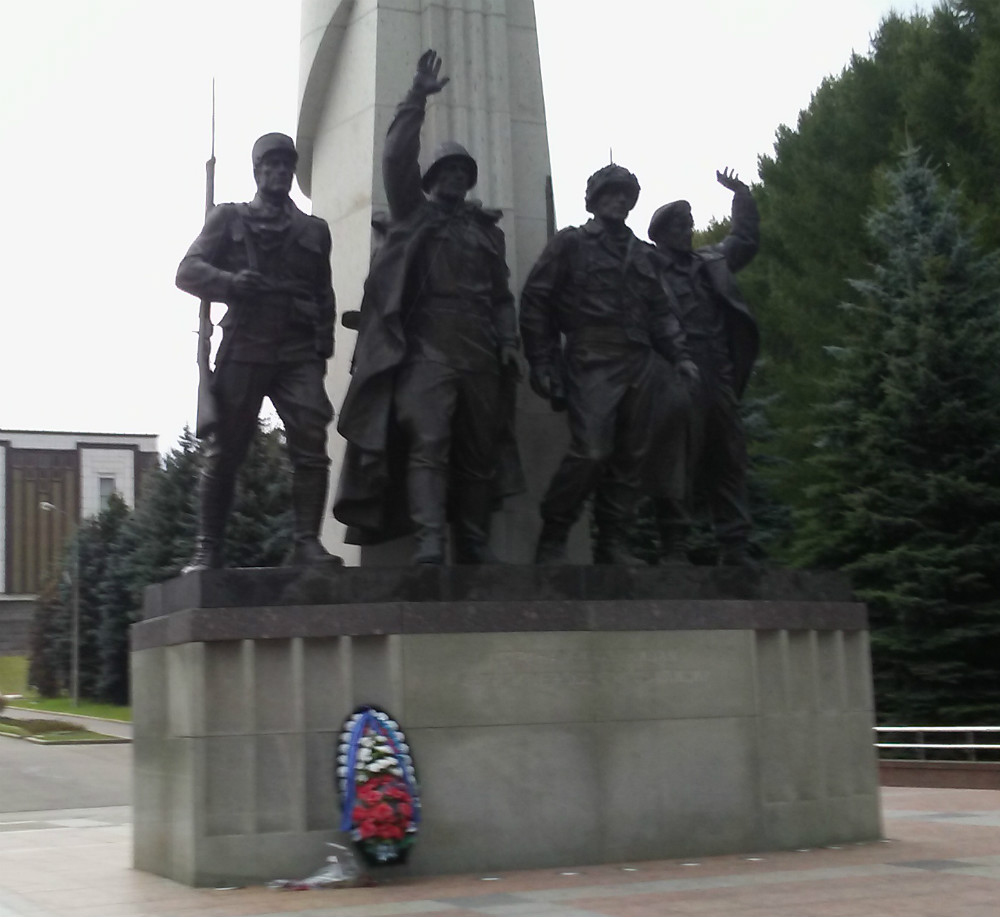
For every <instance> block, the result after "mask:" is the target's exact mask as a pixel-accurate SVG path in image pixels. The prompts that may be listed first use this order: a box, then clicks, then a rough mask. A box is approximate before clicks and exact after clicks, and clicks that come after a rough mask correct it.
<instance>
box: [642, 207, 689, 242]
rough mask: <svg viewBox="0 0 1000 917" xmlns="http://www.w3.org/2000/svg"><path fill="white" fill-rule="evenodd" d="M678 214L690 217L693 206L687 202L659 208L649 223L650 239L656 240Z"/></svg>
mask: <svg viewBox="0 0 1000 917" xmlns="http://www.w3.org/2000/svg"><path fill="white" fill-rule="evenodd" d="M678 213H686V214H688V215H689V216H690V214H691V204H690V203H688V202H687V201H671V202H670V203H669V204H664V205H663V206H662V207H658V208H657V210H656V212H655V213H654V214H653V218H652V219H651V220H650V221H649V230H648V232H649V238H650V239H652V238H654V237H655V235H656V234H657V233H659V231H660V230H661V229H663V227H664V226H666V224H667V223H668V222H670V220H671V218H672V217H673V216H674V215H676V214H678Z"/></svg>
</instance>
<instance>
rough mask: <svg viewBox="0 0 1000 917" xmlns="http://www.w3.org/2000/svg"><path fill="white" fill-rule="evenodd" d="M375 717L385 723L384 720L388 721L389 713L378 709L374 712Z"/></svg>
mask: <svg viewBox="0 0 1000 917" xmlns="http://www.w3.org/2000/svg"><path fill="white" fill-rule="evenodd" d="M375 718H376V719H379V720H381V721H382V722H383V723H385V722H388V720H389V715H388V714H386V713H383V712H382V711H381V710H379V712H378V713H376V714H375Z"/></svg>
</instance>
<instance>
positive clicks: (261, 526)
mask: <svg viewBox="0 0 1000 917" xmlns="http://www.w3.org/2000/svg"><path fill="white" fill-rule="evenodd" d="M200 462H201V453H200V445H199V443H198V440H197V439H196V438H195V437H194V436H193V435H192V433H191V431H190V430H185V431H184V435H183V436H182V437H181V440H180V442H179V443H178V446H177V448H175V449H173V450H172V451H171V452H170V453H168V454H167V456H166V457H165V459H164V463H163V467H162V468H161V469H159V470H158V471H157V472H156V473H155V474H154V475H153V476H152V477H151V479H150V480H149V482H148V486H147V488H146V490H145V492H144V494H143V496H142V499H141V500H140V501H139V504H138V507H137V508H136V510H135V512H134V513H132V515H131V516H130V517H129V519H128V520H127V522H126V523H125V524H124V525H123V526H122V527H121V529H120V530H119V531H118V532H117V533H116V535H115V537H114V539H113V541H112V543H111V547H110V550H109V557H108V560H107V563H106V564H105V565H104V567H103V575H102V577H101V579H100V581H99V583H98V584H97V586H96V587H95V588H96V590H97V591H98V592H99V595H100V604H101V620H100V631H99V640H98V642H99V652H98V657H99V659H100V677H99V680H98V682H97V684H96V686H95V688H94V696H96V697H98V698H100V699H102V700H107V701H109V702H112V703H127V700H128V658H129V655H128V654H129V643H128V628H129V626H130V625H131V624H132V623H133V622H134V621H135V620H137V618H138V610H139V609H140V608H141V607H142V601H143V591H144V590H145V588H146V586H149V585H152V584H153V583H158V582H162V581H163V580H166V579H170V578H171V577H174V576H177V575H178V574H179V573H180V571H181V569H182V568H183V567H184V565H185V564H186V563H187V562H188V560H189V559H190V557H191V554H192V552H193V550H194V536H195V530H196V520H197V494H198V470H199V466H200ZM289 481H290V469H289V464H288V460H287V458H286V455H285V448H284V433H283V431H282V430H281V429H280V428H275V429H269V430H268V429H264V428H263V427H262V426H261V427H260V428H259V429H258V432H257V433H256V434H255V436H254V438H253V440H252V442H251V444H250V449H249V451H248V453H247V457H246V460H245V461H244V463H243V465H242V467H241V468H240V472H239V476H238V479H237V486H236V494H235V497H234V500H233V510H232V513H231V515H230V519H229V526H228V530H227V537H226V557H227V562H228V563H229V564H231V565H232V566H240V567H255V566H276V565H278V564H280V563H281V562H282V561H283V560H284V558H285V555H286V554H287V553H288V550H289V548H290V546H291V538H292V536H291V532H292V521H291V520H292V514H291V509H290V505H291V496H290V491H291V488H290V483H289ZM88 687H89V686H88Z"/></svg>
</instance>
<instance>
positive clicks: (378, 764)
mask: <svg viewBox="0 0 1000 917" xmlns="http://www.w3.org/2000/svg"><path fill="white" fill-rule="evenodd" d="M384 764H385V762H384V761H373V762H372V763H371V764H369V765H368V770H370V771H371V772H372V773H373V774H377V773H378V772H379V771H380V770H382V766H383V765H384Z"/></svg>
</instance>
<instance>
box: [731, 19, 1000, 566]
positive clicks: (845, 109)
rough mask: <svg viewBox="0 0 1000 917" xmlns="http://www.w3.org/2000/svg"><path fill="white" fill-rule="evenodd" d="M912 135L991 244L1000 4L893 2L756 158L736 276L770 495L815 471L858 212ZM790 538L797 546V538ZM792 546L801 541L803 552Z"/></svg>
mask: <svg viewBox="0 0 1000 917" xmlns="http://www.w3.org/2000/svg"><path fill="white" fill-rule="evenodd" d="M908 141H912V142H913V143H914V144H916V145H918V146H919V147H920V148H921V150H922V151H923V155H924V156H925V157H926V158H927V159H928V160H929V161H930V163H932V164H933V166H934V167H935V169H936V170H937V174H938V180H939V181H940V182H941V183H942V184H943V185H944V186H945V187H947V188H955V189H961V190H962V191H963V192H964V196H963V198H962V201H961V208H962V210H963V212H964V213H965V214H966V216H967V217H968V218H971V219H972V220H974V222H975V226H976V234H977V237H978V238H979V240H980V242H981V243H983V244H985V245H986V246H987V247H989V248H996V247H1000V184H998V183H997V182H996V181H995V175H996V174H997V172H998V170H1000V6H998V5H997V4H996V3H995V0H949V2H940V3H939V4H938V5H937V6H936V7H935V8H934V9H933V10H932V11H931V12H929V13H927V14H916V13H915V14H913V15H911V16H909V17H908V18H906V17H903V16H900V15H898V14H895V13H893V14H890V15H889V16H887V17H886V18H885V19H884V20H883V22H882V23H881V25H880V27H879V29H878V31H877V33H876V34H875V35H874V37H873V39H872V43H871V48H870V51H869V53H867V54H856V55H854V56H852V58H851V59H850V61H849V62H848V64H847V66H846V67H845V69H844V70H843V72H842V73H840V74H839V75H836V76H831V77H829V78H828V79H826V80H824V81H823V83H822V84H821V85H820V86H819V87H818V88H817V90H816V92H815V93H814V95H813V98H812V100H811V102H810V104H809V106H808V108H806V109H805V110H804V111H802V112H801V113H800V115H799V119H798V122H797V124H796V126H795V127H794V129H793V128H791V127H785V126H782V127H781V128H779V129H778V132H777V136H776V139H775V144H774V152H773V154H771V155H769V156H762V157H761V158H760V162H759V172H760V181H761V183H760V184H759V185H757V186H755V187H754V196H755V198H756V199H757V202H758V205H759V207H760V211H761V249H760V252H759V254H758V256H757V258H756V259H755V261H754V262H753V263H752V264H750V265H749V266H748V267H747V268H746V269H745V270H744V271H743V272H742V273H741V275H740V285H741V287H742V288H743V290H744V292H745V294H746V297H747V300H748V302H750V303H751V304H752V306H753V307H754V310H755V312H756V314H757V318H758V320H759V322H760V324H761V330H762V346H763V351H764V354H765V355H766V356H767V365H766V367H765V368H763V369H762V370H761V371H759V372H758V373H757V379H756V381H755V390H756V391H757V392H758V393H760V394H762V395H764V396H770V395H779V396H780V400H779V401H778V402H777V403H776V404H775V405H774V407H773V420H774V424H775V433H776V439H775V442H774V444H773V447H772V450H773V452H774V453H775V454H776V455H778V456H781V457H782V458H784V459H785V460H786V461H787V465H786V468H785V470H784V472H783V475H782V478H781V479H780V480H777V481H776V486H777V487H778V496H779V497H780V498H781V499H782V500H784V501H786V502H788V503H790V504H793V505H798V506H800V507H801V506H802V504H803V502H804V498H803V494H804V493H805V492H806V489H807V488H808V486H809V485H811V484H813V483H815V481H816V479H815V477H814V474H815V466H814V465H810V464H806V463H805V462H804V461H803V459H804V458H805V456H806V455H808V454H809V453H810V451H811V448H812V440H813V430H812V429H811V427H812V424H813V422H814V419H815V417H814V414H815V410H816V405H817V403H821V402H822V401H823V399H824V391H823V390H824V386H825V382H826V373H827V369H828V358H827V354H826V351H825V348H826V346H827V345H828V344H830V342H831V341H837V340H839V339H840V338H841V336H842V335H843V334H844V333H847V332H849V331H850V328H851V322H852V321H854V320H855V319H856V318H857V316H856V315H854V314H852V313H850V312H847V311H845V310H842V309H839V308H838V305H839V303H840V302H842V301H843V300H845V299H848V298H850V297H851V296H852V290H851V287H850V286H849V285H848V283H847V280H846V278H850V277H859V276H862V275H863V273H864V272H865V271H866V270H867V265H868V264H869V263H870V262H871V261H872V259H873V257H874V256H875V247H874V242H873V240H872V239H871V238H870V237H869V236H868V234H867V233H866V231H865V216H866V214H867V213H868V212H869V211H870V209H871V208H872V207H873V206H875V205H876V204H877V202H878V198H877V195H878V193H879V184H878V176H879V175H880V174H882V173H883V172H884V171H886V170H887V169H891V168H892V167H893V165H894V162H895V157H896V154H897V151H898V150H899V149H900V148H902V147H903V146H904V145H905V144H906V143H907V142H908ZM792 550H793V551H794V545H793V546H792ZM798 553H801V552H798Z"/></svg>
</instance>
